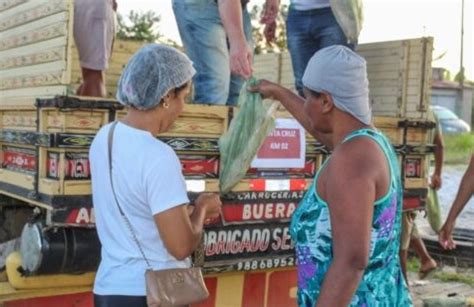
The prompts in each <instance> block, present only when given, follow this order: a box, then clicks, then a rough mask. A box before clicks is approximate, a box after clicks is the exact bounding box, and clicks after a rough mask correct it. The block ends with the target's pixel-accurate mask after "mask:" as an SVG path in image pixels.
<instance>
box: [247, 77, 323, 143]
mask: <svg viewBox="0 0 474 307" xmlns="http://www.w3.org/2000/svg"><path fill="white" fill-rule="evenodd" d="M249 91H251V92H254V93H260V94H261V95H262V97H263V98H265V99H267V98H268V99H273V100H278V101H280V102H281V104H282V105H283V106H284V107H285V109H286V110H287V111H288V112H290V113H291V115H293V117H294V118H295V119H296V120H297V121H298V122H299V123H300V125H301V126H303V128H305V130H306V131H307V132H308V133H309V134H311V136H313V137H314V138H315V139H317V140H318V141H320V142H321V143H323V144H324V145H326V146H328V147H330V148H332V144H331V135H330V134H327V133H321V132H319V131H316V130H315V129H314V128H313V127H312V125H311V122H310V120H309V118H308V116H307V115H306V112H305V110H304V104H305V100H304V98H302V97H300V96H298V95H296V94H295V93H293V92H292V91H290V90H289V89H287V88H284V87H283V86H281V85H279V84H276V83H274V82H270V81H268V80H259V82H258V84H257V85H256V86H254V87H252V88H249Z"/></svg>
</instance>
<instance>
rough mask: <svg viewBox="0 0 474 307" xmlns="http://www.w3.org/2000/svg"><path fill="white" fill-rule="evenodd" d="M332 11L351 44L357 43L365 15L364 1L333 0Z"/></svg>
mask: <svg viewBox="0 0 474 307" xmlns="http://www.w3.org/2000/svg"><path fill="white" fill-rule="evenodd" d="M330 3H331V9H332V12H333V13H334V16H335V17H336V20H337V22H338V23H339V25H340V26H341V28H342V31H344V34H345V35H346V37H347V40H348V41H349V42H350V43H357V40H358V39H359V33H360V31H361V30H362V24H363V22H364V14H363V7H362V0H331V2H330Z"/></svg>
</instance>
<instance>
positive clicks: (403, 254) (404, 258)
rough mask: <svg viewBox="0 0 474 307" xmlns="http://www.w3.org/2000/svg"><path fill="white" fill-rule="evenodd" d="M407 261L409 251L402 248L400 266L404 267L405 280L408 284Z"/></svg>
mask: <svg viewBox="0 0 474 307" xmlns="http://www.w3.org/2000/svg"><path fill="white" fill-rule="evenodd" d="M407 261H408V251H407V250H402V249H401V250H400V266H401V268H402V273H403V277H405V281H406V283H407V286H408V275H407Z"/></svg>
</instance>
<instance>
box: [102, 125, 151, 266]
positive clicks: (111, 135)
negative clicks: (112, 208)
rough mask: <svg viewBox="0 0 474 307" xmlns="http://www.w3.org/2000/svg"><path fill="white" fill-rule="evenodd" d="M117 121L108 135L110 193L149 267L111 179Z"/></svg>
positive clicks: (148, 264) (148, 263) (147, 263)
mask: <svg viewBox="0 0 474 307" xmlns="http://www.w3.org/2000/svg"><path fill="white" fill-rule="evenodd" d="M117 123H118V122H117V121H115V122H113V123H112V126H111V127H110V129H109V137H108V158H109V178H110V186H111V187H112V193H113V195H114V199H115V203H116V204H117V207H118V209H119V211H120V215H122V217H123V219H124V220H125V224H126V225H127V228H128V229H129V230H130V233H131V234H132V237H133V241H135V243H136V244H137V246H138V249H139V250H140V253H141V254H142V257H143V259H145V262H146V265H147V266H148V268H149V269H151V268H152V267H151V265H150V261H149V260H148V258H147V257H146V256H145V252H144V251H143V248H142V246H141V244H140V242H139V241H138V238H137V235H136V234H135V232H134V231H133V227H132V223H130V220H129V219H128V218H127V217H126V216H125V213H124V212H123V210H122V208H121V207H120V204H119V201H118V198H117V195H116V194H115V188H114V181H113V180H112V147H113V142H114V131H115V126H117Z"/></svg>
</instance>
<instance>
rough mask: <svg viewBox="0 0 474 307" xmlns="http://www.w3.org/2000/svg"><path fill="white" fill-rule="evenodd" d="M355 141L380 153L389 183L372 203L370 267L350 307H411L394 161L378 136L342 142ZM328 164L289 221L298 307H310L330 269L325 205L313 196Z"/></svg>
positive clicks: (362, 133) (368, 132)
mask: <svg viewBox="0 0 474 307" xmlns="http://www.w3.org/2000/svg"><path fill="white" fill-rule="evenodd" d="M355 137H369V138H371V139H372V140H374V141H375V142H376V143H377V144H378V145H379V146H380V147H381V149H382V150H383V152H384V154H385V156H386V157H387V160H388V162H389V166H390V173H391V178H390V181H391V183H390V188H389V191H388V192H387V194H386V195H385V196H384V197H382V198H381V199H378V200H377V201H376V202H375V203H374V215H373V220H372V233H371V244H370V253H369V263H368V266H367V268H366V270H365V272H364V275H363V277H362V279H361V281H360V284H359V287H358V289H357V290H356V292H355V294H354V296H353V297H352V301H351V303H350V306H367V307H368V306H370V307H373V306H390V307H392V306H404V307H405V306H412V305H413V304H412V301H411V298H410V294H409V292H408V289H407V287H406V283H405V280H404V278H403V275H402V272H401V268H400V259H399V256H398V252H399V247H400V231H401V210H402V197H403V191H402V185H401V180H400V171H399V166H398V160H397V157H396V155H395V152H394V150H393V147H392V146H391V144H390V143H389V141H388V140H387V139H386V137H385V136H384V135H383V134H381V133H380V132H377V131H375V130H372V129H361V130H357V131H354V132H353V133H351V134H350V135H348V136H347V137H346V138H345V139H344V141H343V142H347V141H348V140H350V139H353V138H355ZM329 159H330V157H329V158H328V159H327V160H326V161H325V162H324V164H323V165H322V166H321V168H320V170H319V171H318V173H317V174H316V176H315V178H314V182H313V184H312V185H311V187H310V189H309V190H308V192H307V193H306V195H305V196H304V198H303V200H302V201H301V203H300V205H299V206H298V209H297V210H296V211H295V212H294V214H293V217H292V221H291V227H290V231H291V237H292V239H293V241H294V243H295V246H296V257H297V266H298V305H299V306H305V307H313V306H315V304H316V302H317V300H318V297H319V294H320V291H321V287H322V284H323V280H324V276H325V275H326V272H327V271H328V269H329V266H330V265H331V263H332V258H333V254H332V234H331V220H330V216H329V209H328V204H327V203H326V202H325V201H324V200H323V199H321V197H320V196H319V195H318V193H317V190H316V184H317V181H318V177H319V174H320V173H321V171H322V170H323V168H324V167H325V166H326V164H327V163H328V161H329ZM348 235H350V234H348Z"/></svg>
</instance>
